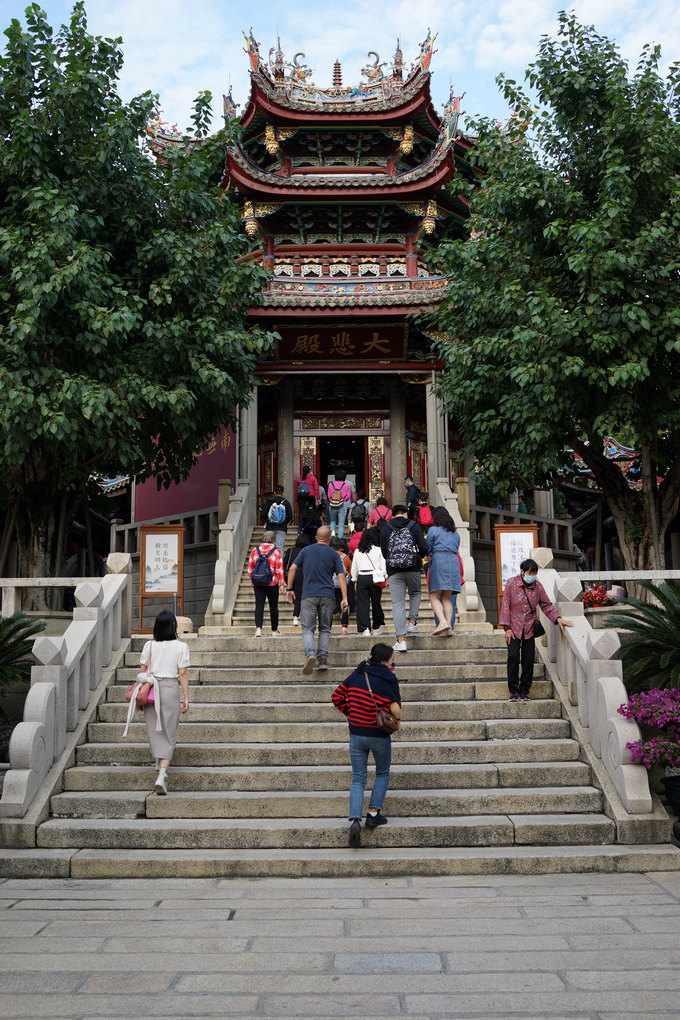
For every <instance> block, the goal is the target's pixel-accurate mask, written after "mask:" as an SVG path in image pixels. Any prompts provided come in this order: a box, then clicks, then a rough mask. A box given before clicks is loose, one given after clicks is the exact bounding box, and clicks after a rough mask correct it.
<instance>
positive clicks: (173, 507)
mask: <svg viewBox="0 0 680 1020" xmlns="http://www.w3.org/2000/svg"><path fill="white" fill-rule="evenodd" d="M220 478H229V479H230V480H231V483H232V485H236V436H235V435H234V433H233V432H232V430H231V429H230V428H223V429H221V430H220V431H219V432H218V433H217V434H216V435H215V436H214V438H213V439H212V440H211V441H210V443H208V445H207V447H206V448H205V449H204V450H203V452H202V453H201V455H200V457H199V458H198V461H197V462H196V464H195V465H194V467H193V468H192V469H191V474H190V475H189V477H188V478H187V479H186V481H184V482H180V484H179V485H171V486H170V488H169V489H160V491H159V490H158V489H157V488H156V481H155V479H154V478H148V479H147V480H146V481H145V482H139V483H138V485H137V486H136V488H135V516H134V523H135V524H138V523H140V522H141V521H149V520H153V519H154V518H155V517H176V516H177V515H179V514H186V513H191V512H192V511H193V510H204V509H205V508H206V507H211V506H217V483H218V482H219V480H220Z"/></svg>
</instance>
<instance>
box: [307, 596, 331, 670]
mask: <svg viewBox="0 0 680 1020" xmlns="http://www.w3.org/2000/svg"><path fill="white" fill-rule="evenodd" d="M334 610H335V599H334V598H333V599H332V598H327V597H326V596H325V595H315V596H313V597H311V598H306V599H302V601H301V602H300V626H301V627H302V644H303V647H304V650H305V655H316V657H317V658H321V659H327V658H328V646H329V644H330V641H331V624H332V623H333V612H334ZM317 621H318V624H319V646H318V648H315V647H314V645H315V643H316V642H315V632H316V625H317Z"/></svg>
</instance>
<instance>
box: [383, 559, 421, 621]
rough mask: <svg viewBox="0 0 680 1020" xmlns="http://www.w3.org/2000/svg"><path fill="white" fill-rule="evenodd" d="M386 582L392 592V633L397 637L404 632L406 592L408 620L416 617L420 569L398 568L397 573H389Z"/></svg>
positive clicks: (418, 604) (419, 596) (418, 601)
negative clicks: (407, 597)
mask: <svg viewBox="0 0 680 1020" xmlns="http://www.w3.org/2000/svg"><path fill="white" fill-rule="evenodd" d="M387 583H388V585H389V588H390V592H391V594H392V615H393V616H394V633H395V634H396V635H397V637H403V636H404V634H406V592H408V595H409V613H408V618H409V620H413V621H414V622H415V621H416V620H417V619H418V610H419V609H420V598H421V591H420V571H419V570H400V571H399V573H398V574H390V575H389V577H388V578H387Z"/></svg>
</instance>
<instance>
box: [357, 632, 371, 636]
mask: <svg viewBox="0 0 680 1020" xmlns="http://www.w3.org/2000/svg"><path fill="white" fill-rule="evenodd" d="M370 636H371V632H370V630H363V631H362V632H361V634H360V635H359V637H370Z"/></svg>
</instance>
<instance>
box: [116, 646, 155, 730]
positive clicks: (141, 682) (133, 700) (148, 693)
mask: <svg viewBox="0 0 680 1020" xmlns="http://www.w3.org/2000/svg"><path fill="white" fill-rule="evenodd" d="M152 648H153V642H150V643H149V661H148V662H147V664H146V670H145V671H144V672H143V673H138V674H137V679H136V680H135V682H134V683H133V684H130V686H129V687H128V689H127V691H126V692H125V700H126V701H127V702H129V708H128V714H127V719H126V721H125V729H124V731H123V736H124V737H127V734H128V729H129V727H130V723H131V722H132V717H133V715H134V713H135V708H138V709H139V710H140V711H141V710H142V709H143V708H144V706H145V705H153V706H154V707H155V703H156V692H157V690H158V680H157V679H156V677H155V676H154V674H153V673H152V672H151V650H152ZM156 729H157V730H160V729H162V726H161V716H160V712H158V711H156Z"/></svg>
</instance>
